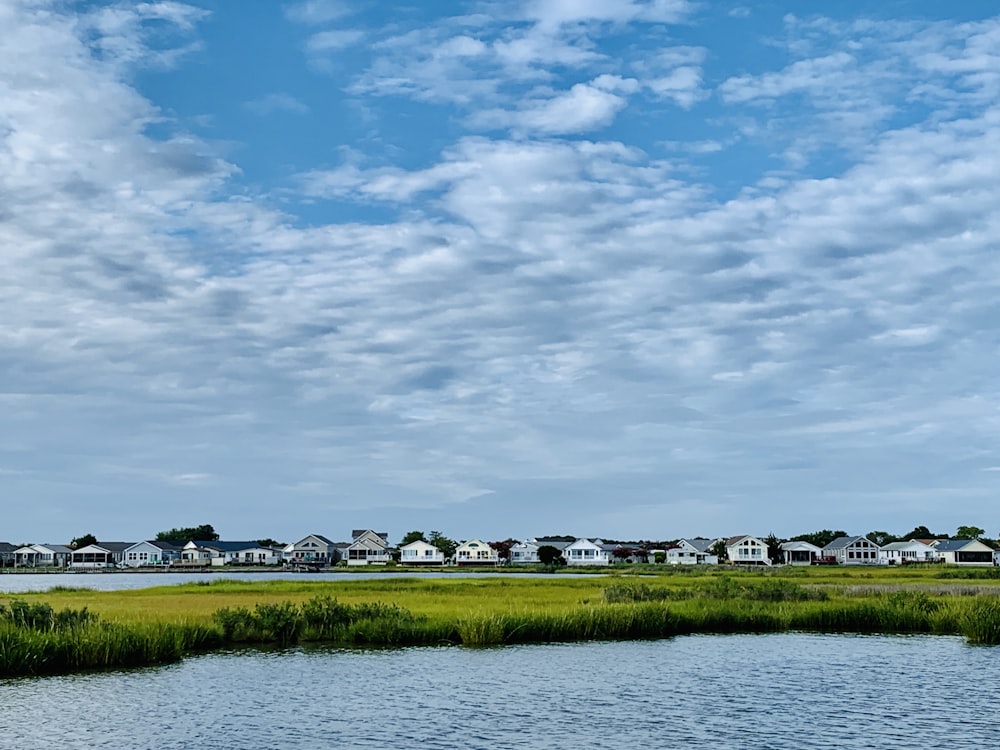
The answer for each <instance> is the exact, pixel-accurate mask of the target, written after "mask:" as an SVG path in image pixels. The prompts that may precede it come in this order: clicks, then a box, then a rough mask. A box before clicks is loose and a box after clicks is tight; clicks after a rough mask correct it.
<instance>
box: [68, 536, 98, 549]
mask: <svg viewBox="0 0 1000 750" xmlns="http://www.w3.org/2000/svg"><path fill="white" fill-rule="evenodd" d="M91 544H97V537H96V536H94V535H93V534H84V535H83V536H78V537H77V538H76V539H74V540H73V541H72V542H70V543H69V546H70V548H71V549H80V548H81V547H87V546H88V545H91Z"/></svg>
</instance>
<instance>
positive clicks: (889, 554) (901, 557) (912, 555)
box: [878, 539, 937, 565]
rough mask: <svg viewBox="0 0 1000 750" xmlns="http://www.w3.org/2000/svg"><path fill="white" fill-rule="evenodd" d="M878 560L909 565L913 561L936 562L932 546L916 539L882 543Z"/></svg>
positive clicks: (888, 563) (885, 562) (886, 563)
mask: <svg viewBox="0 0 1000 750" xmlns="http://www.w3.org/2000/svg"><path fill="white" fill-rule="evenodd" d="M878 561H879V562H880V563H883V564H885V565H909V564H913V563H932V562H937V554H936V553H935V551H934V547H932V546H931V545H929V544H927V543H925V542H921V541H920V540H918V539H909V540H907V541H902V542H889V543H888V544H884V545H882V548H881V549H880V550H879V553H878Z"/></svg>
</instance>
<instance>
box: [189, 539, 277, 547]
mask: <svg viewBox="0 0 1000 750" xmlns="http://www.w3.org/2000/svg"><path fill="white" fill-rule="evenodd" d="M188 541H191V540H190V539H189V540H188ZM199 541H200V540H199ZM213 541H214V540H213ZM257 544H259V545H260V546H261V547H284V546H285V543H284V542H277V541H275V540H274V539H271V538H270V537H268V538H266V539H258V540H257Z"/></svg>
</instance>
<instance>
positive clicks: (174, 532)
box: [156, 523, 219, 544]
mask: <svg viewBox="0 0 1000 750" xmlns="http://www.w3.org/2000/svg"><path fill="white" fill-rule="evenodd" d="M218 539H219V535H218V534H217V533H216V532H215V529H213V528H212V524H210V523H206V524H204V525H202V526H192V527H190V528H186V529H185V528H181V529H170V531H161V532H159V533H158V534H157V535H156V541H158V542H176V543H178V544H183V543H185V542H193V541H199V542H215V541H218Z"/></svg>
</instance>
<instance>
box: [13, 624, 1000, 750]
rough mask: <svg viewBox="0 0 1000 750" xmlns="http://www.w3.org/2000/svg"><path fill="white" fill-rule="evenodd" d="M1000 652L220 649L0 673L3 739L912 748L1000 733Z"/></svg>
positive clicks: (706, 640) (753, 639)
mask: <svg viewBox="0 0 1000 750" xmlns="http://www.w3.org/2000/svg"><path fill="white" fill-rule="evenodd" d="M998 659H1000V651H998V650H996V649H989V648H976V647H971V646H967V645H965V643H964V642H963V641H962V640H961V639H959V638H950V637H948V638H945V637H929V636H919V637H883V636H824V635H805V634H780V635H755V636H689V637H682V638H675V639H671V640H662V641H644V642H626V643H588V644H573V645H544V646H512V647H506V648H496V649H462V648H407V649H399V650H387V651H343V650H318V649H296V650H291V651H283V652H271V653H259V652H242V653H228V654H214V655H209V656H203V657H198V658H194V659H189V660H187V661H185V662H183V663H182V664H178V665H175V666H170V667H165V668H159V669H151V670H140V671H132V672H119V673H111V674H91V675H82V676H80V675H78V676H70V677H58V678H44V679H31V680H16V681H6V682H5V681H2V680H0V742H2V743H3V746H4V747H11V748H14V747H48V746H56V747H60V748H90V747H97V746H101V747H119V748H165V749H170V748H187V749H190V748H282V749H285V748H312V749H315V748H355V747H359V748H360V747H364V748H380V749H382V750H385V749H389V748H420V749H421V750H423V749H427V748H493V749H503V748H519V749H520V750H524V749H525V748H540V749H542V748H545V749H547V748H552V749H553V750H555V749H556V748H558V750H567V749H573V750H576V749H578V748H602V749H608V748H614V749H615V750H617V748H623V749H625V750H631V749H632V748H642V749H643V750H657V749H659V748H688V747H691V746H693V745H694V744H695V743H697V746H699V747H705V748H726V749H727V750H730V749H731V750H737V749H739V748H754V749H755V750H764V749H767V748H782V749H785V748H794V749H796V750H797V749H798V748H818V747H836V748H841V749H843V748H849V749H853V748H879V750H889V749H894V748H910V747H918V746H925V745H926V744H927V743H928V742H931V743H932V744H933V745H935V746H939V747H954V748H962V749H963V750H965V749H967V748H968V749H971V748H985V747H994V746H995V745H996V743H997V742H998V741H1000V724H998V722H997V708H998V707H1000V688H997V687H996V686H995V679H994V672H995V668H996V665H997V662H998Z"/></svg>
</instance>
